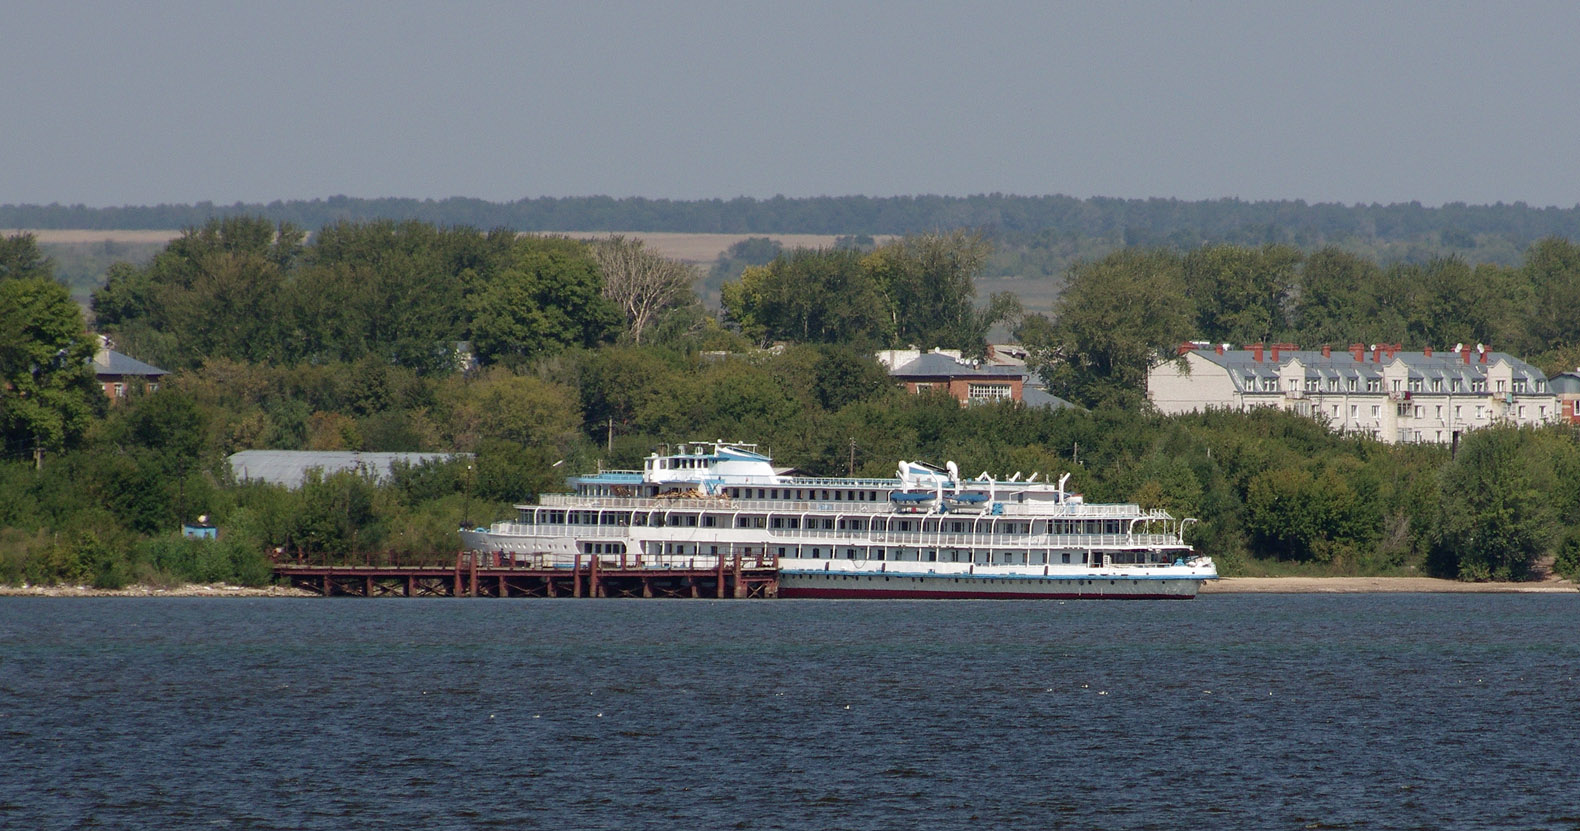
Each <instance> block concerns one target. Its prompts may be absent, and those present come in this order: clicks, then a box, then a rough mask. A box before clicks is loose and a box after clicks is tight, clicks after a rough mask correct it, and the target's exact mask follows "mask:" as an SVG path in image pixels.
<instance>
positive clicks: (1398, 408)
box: [1393, 401, 1410, 418]
mask: <svg viewBox="0 0 1580 831" xmlns="http://www.w3.org/2000/svg"><path fill="white" fill-rule="evenodd" d="M1393 412H1394V415H1396V416H1398V417H1400V418H1404V417H1406V416H1408V415H1410V405H1409V404H1406V403H1404V402H1402V401H1401V402H1399V403H1398V404H1395V405H1394V411H1393Z"/></svg>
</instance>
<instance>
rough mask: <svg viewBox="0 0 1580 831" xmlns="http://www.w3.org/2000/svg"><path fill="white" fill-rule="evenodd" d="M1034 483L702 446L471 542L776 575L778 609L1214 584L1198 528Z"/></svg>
mask: <svg viewBox="0 0 1580 831" xmlns="http://www.w3.org/2000/svg"><path fill="white" fill-rule="evenodd" d="M1037 479H1038V476H1037V474H1032V475H1031V476H1029V477H1026V478H1024V479H1023V478H1021V475H1020V474H1019V473H1017V474H1015V475H1014V476H1011V477H1009V478H1008V479H1002V480H1001V479H994V478H992V477H991V476H989V475H987V474H986V473H983V474H981V475H979V476H977V477H975V478H969V479H968V478H965V477H962V476H961V475H960V473H959V471H958V470H957V469H956V467H955V465H954V463H952V462H951V463H949V464H948V465H947V466H946V467H945V468H942V469H940V468H936V467H933V466H931V465H925V464H921V463H918V462H904V461H902V462H900V463H899V468H898V470H897V471H896V475H895V478H892V479H864V478H818V477H807V476H798V475H792V474H791V472H790V471H788V470H785V469H781V468H775V467H774V466H773V461H772V459H770V458H769V457H768V456H767V455H766V454H764V453H762V452H760V451H759V450H758V448H757V446H756V445H752V444H741V443H734V442H723V441H716V442H701V443H695V444H690V445H681V446H680V447H679V448H678V449H677V450H676V452H672V453H662V454H660V453H654V454H652V455H650V456H649V457H648V458H647V459H645V460H644V462H643V467H642V470H639V471H638V470H603V471H599V472H598V473H594V474H589V475H584V476H576V477H572V478H571V480H570V485H571V486H572V488H573V489H574V492H573V493H567V494H545V495H544V496H543V497H542V498H541V499H540V500H539V504H536V505H518V506H516V509H517V517H516V519H514V520H506V521H501V522H496V523H494V524H493V525H492V526H490V527H489V528H486V529H484V528H475V529H462V531H461V537H462V544H463V546H464V547H465V548H466V549H469V550H472V551H478V552H483V553H489V554H498V555H500V556H501V557H502V558H503V559H504V560H506V561H507V562H510V563H512V564H515V565H520V566H528V567H535V568H556V567H563V568H572V567H573V565H576V566H579V565H581V564H585V563H589V562H591V561H593V560H594V559H596V562H597V567H598V568H603V569H631V568H636V569H674V568H688V569H696V568H710V567H714V566H719V565H723V564H729V563H734V564H740V563H743V562H744V563H747V564H751V565H757V566H764V565H771V566H773V567H776V568H777V570H778V575H779V587H778V594H779V596H780V597H825V598H1005V599H1024V598H1138V599H1173V598H1191V597H1195V596H1196V592H1197V590H1198V589H1199V588H1200V586H1201V584H1202V581H1204V580H1212V579H1216V578H1217V576H1218V573H1217V570H1216V568H1215V567H1214V566H1213V562H1212V560H1211V559H1210V558H1208V557H1204V556H1197V555H1196V554H1194V553H1193V552H1192V550H1191V548H1190V546H1189V545H1187V544H1186V543H1185V541H1184V533H1183V532H1184V529H1185V528H1186V527H1187V526H1188V525H1189V524H1190V523H1191V522H1193V521H1194V520H1191V519H1175V518H1174V517H1172V516H1170V515H1169V514H1168V513H1167V512H1164V511H1160V510H1143V509H1142V508H1140V507H1138V506H1136V505H1130V504H1111V505H1099V504H1088V503H1086V502H1085V501H1084V500H1083V499H1082V498H1081V496H1080V495H1079V494H1073V493H1068V492H1066V490H1065V487H1064V486H1065V483H1066V482H1067V481H1068V480H1069V474H1065V475H1064V476H1063V477H1061V478H1060V479H1059V480H1058V482H1057V483H1052V482H1048V481H1046V480H1044V481H1037Z"/></svg>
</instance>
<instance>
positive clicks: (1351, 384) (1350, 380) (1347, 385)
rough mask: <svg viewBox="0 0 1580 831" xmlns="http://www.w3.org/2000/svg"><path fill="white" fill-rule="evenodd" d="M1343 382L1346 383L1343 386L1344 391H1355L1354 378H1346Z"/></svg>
mask: <svg viewBox="0 0 1580 831" xmlns="http://www.w3.org/2000/svg"><path fill="white" fill-rule="evenodd" d="M1345 381H1346V383H1345V385H1344V388H1345V389H1346V390H1348V391H1350V392H1354V391H1355V379H1354V378H1347V379H1345Z"/></svg>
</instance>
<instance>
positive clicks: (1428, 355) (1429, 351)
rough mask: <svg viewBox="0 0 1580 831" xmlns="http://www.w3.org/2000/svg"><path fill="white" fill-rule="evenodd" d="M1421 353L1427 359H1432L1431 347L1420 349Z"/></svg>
mask: <svg viewBox="0 0 1580 831" xmlns="http://www.w3.org/2000/svg"><path fill="white" fill-rule="evenodd" d="M1421 352H1422V353H1423V354H1425V355H1426V356H1427V357H1428V358H1430V357H1432V347H1430V346H1428V347H1426V348H1425V349H1422V350H1421Z"/></svg>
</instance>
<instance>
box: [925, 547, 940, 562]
mask: <svg viewBox="0 0 1580 831" xmlns="http://www.w3.org/2000/svg"><path fill="white" fill-rule="evenodd" d="M927 562H929V563H936V562H938V552H937V551H935V550H933V549H931V548H929V549H928V550H927Z"/></svg>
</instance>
